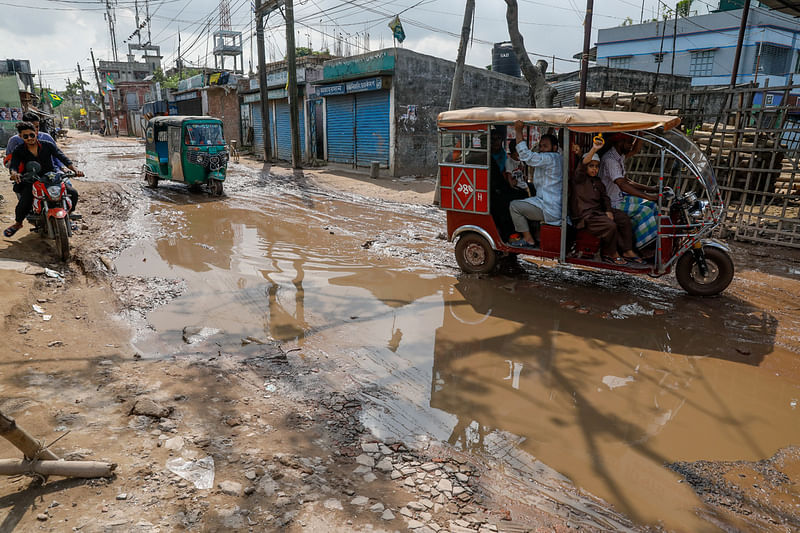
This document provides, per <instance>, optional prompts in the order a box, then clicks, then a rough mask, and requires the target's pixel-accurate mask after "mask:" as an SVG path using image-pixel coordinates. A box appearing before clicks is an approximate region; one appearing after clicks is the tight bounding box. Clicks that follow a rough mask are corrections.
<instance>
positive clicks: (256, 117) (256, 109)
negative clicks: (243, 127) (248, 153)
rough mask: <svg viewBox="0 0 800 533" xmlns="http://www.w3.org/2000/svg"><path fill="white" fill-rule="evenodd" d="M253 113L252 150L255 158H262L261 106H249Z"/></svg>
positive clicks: (262, 130) (262, 129)
mask: <svg viewBox="0 0 800 533" xmlns="http://www.w3.org/2000/svg"><path fill="white" fill-rule="evenodd" d="M250 108H251V111H252V112H253V149H254V150H255V153H256V157H258V158H259V159H261V158H262V157H264V128H263V121H262V120H261V104H258V105H252V106H250Z"/></svg>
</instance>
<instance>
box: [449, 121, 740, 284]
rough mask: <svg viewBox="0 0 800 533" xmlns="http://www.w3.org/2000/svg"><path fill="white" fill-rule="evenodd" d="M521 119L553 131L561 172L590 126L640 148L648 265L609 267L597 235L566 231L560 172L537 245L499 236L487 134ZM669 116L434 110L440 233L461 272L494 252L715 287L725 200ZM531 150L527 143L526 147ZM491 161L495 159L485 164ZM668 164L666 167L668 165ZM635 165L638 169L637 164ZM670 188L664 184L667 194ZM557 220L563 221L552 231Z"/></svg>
mask: <svg viewBox="0 0 800 533" xmlns="http://www.w3.org/2000/svg"><path fill="white" fill-rule="evenodd" d="M517 120H521V121H522V122H523V123H524V124H525V127H526V129H525V134H526V136H527V138H528V139H530V140H531V142H532V143H535V141H536V137H537V134H538V133H539V132H545V131H549V132H553V133H555V134H557V135H558V136H559V138H560V140H561V146H563V147H565V148H564V149H563V153H564V154H565V155H564V157H563V161H564V168H563V175H564V176H569V175H570V173H571V172H572V171H573V170H574V169H575V166H576V164H577V162H578V157H580V155H576V154H575V153H573V149H572V148H573V147H575V146H577V147H578V149H577V150H575V152H576V153H577V154H582V153H584V152H587V151H588V149H589V147H590V146H591V144H592V138H593V136H594V135H596V134H598V133H602V134H610V133H622V134H625V135H629V136H631V137H632V138H634V139H641V140H642V141H643V143H644V146H645V147H646V150H645V153H646V155H640V156H637V159H638V158H643V159H642V160H643V161H645V162H646V163H647V162H649V167H648V166H647V164H645V168H644V170H643V171H641V172H639V173H638V174H641V175H645V176H648V177H649V179H650V181H651V184H653V185H656V186H657V187H658V215H657V217H656V219H657V225H658V228H657V237H656V240H655V244H654V253H653V256H652V263H651V264H648V265H646V266H645V267H644V268H642V266H640V265H635V266H634V265H616V264H609V263H606V262H603V261H602V260H601V259H600V258H599V251H600V241H599V239H597V238H596V237H595V236H594V235H592V234H591V233H589V232H588V231H586V230H584V229H574V228H572V227H571V225H570V221H569V217H568V209H567V206H568V180H567V179H564V180H563V189H562V190H563V194H562V209H561V224H560V226H558V225H547V224H542V225H541V228H540V238H539V240H540V247H539V248H529V247H525V248H519V247H514V246H512V245H511V244H510V243H509V242H506V241H504V240H503V239H502V238H501V236H500V233H499V232H498V228H497V225H496V220H495V217H494V216H493V214H492V213H491V212H490V205H491V198H490V195H491V188H492V187H491V182H492V180H493V179H498V178H497V177H496V176H493V175H492V172H491V169H492V163H491V153H490V148H489V136H490V133H491V131H493V130H494V129H500V130H505V129H506V127H507V126H508V125H510V124H513V123H514V122H515V121H517ZM679 124H680V119H679V118H677V117H673V116H666V115H653V114H646V113H634V112H623V111H602V110H595V109H570V108H564V109H516V108H472V109H463V110H455V111H445V112H443V113H441V114H439V118H438V127H439V150H438V155H439V191H438V192H439V197H440V206H441V208H442V209H445V210H446V211H447V235H448V238H449V239H450V240H451V241H453V240H456V246H455V254H456V261H457V262H458V265H459V266H460V267H461V269H462V270H463V271H464V272H467V273H489V272H491V271H493V270H494V268H495V267H496V265H497V263H498V259H499V258H503V257H509V256H512V257H516V255H530V256H533V257H538V258H547V259H555V260H557V261H558V262H559V263H560V264H569V265H580V266H582V267H591V268H597V269H607V270H616V271H622V272H628V273H631V274H642V273H646V274H649V275H650V276H653V277H660V276H663V275H665V274H669V273H670V272H671V271H672V270H674V271H675V276H676V278H677V280H678V283H679V284H680V285H681V287H683V288H684V290H686V291H687V292H688V293H690V294H693V295H702V296H710V295H714V294H719V293H720V292H722V291H724V290H725V288H727V286H728V285H729V284H730V282H731V280H732V279H733V273H734V267H733V261H732V260H731V256H730V252H729V249H728V247H727V246H726V245H725V244H724V243H722V242H719V241H717V240H715V239H712V238H711V235H712V233H713V232H714V229H715V228H716V227H717V226H719V224H720V222H721V220H722V216H723V213H724V209H725V206H724V205H723V202H722V197H721V195H720V193H719V189H718V187H717V182H716V179H715V177H714V172H713V170H712V168H711V165H710V164H709V162H708V160H707V159H706V157H705V155H704V154H703V153H702V152H701V150H700V149H699V148H698V147H697V146H696V145H695V144H694V143H693V142H692V141H691V140H690V139H689V138H688V137H686V136H685V135H684V134H683V133H681V132H680V131H678V129H677V127H678V125H679ZM532 149H533V147H532ZM495 168H496V165H495ZM668 169H669V170H668ZM639 170H642V169H641V168H640V169H639ZM673 191H674V192H673ZM562 228H567V230H566V231H562Z"/></svg>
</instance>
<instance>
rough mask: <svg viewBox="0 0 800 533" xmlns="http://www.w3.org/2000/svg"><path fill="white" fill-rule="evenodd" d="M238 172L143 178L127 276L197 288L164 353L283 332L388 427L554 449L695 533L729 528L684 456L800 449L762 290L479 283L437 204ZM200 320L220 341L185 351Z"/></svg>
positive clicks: (123, 271)
mask: <svg viewBox="0 0 800 533" xmlns="http://www.w3.org/2000/svg"><path fill="white" fill-rule="evenodd" d="M233 168H234V170H235V171H234V172H232V173H231V178H230V179H229V182H228V184H227V187H228V189H227V190H228V194H227V196H226V197H224V198H221V199H214V198H211V197H208V196H206V195H201V194H190V193H188V192H187V191H186V190H185V189H184V188H182V187H181V186H179V185H174V184H167V185H164V186H162V187H161V188H159V189H158V190H157V191H155V192H151V191H147V190H145V189H142V195H143V197H144V198H148V199H149V204H148V205H147V207H144V208H143V209H142V211H141V214H140V216H139V217H138V220H136V221H135V224H136V225H137V227H138V228H139V234H140V235H141V236H142V238H141V239H140V240H138V241H136V242H134V243H133V244H132V246H131V247H129V248H127V249H126V250H125V251H124V252H123V253H122V254H121V255H120V257H118V258H117V259H116V265H117V268H118V271H119V274H120V275H129V276H146V277H153V276H154V277H160V278H168V279H170V278H181V279H183V280H185V282H186V290H185V292H184V293H183V294H182V295H181V296H180V297H178V298H176V299H174V300H173V301H171V302H170V303H168V304H167V305H164V306H162V307H159V308H157V309H155V310H154V311H152V312H150V313H149V314H148V315H147V317H146V321H147V327H145V328H142V329H141V330H140V331H139V333H138V334H137V338H136V339H135V344H136V346H137V347H138V349H139V350H140V351H141V352H142V353H143V354H146V356H150V357H163V356H167V355H172V354H175V353H186V352H192V353H196V352H208V353H209V354H212V353H213V354H214V355H216V353H217V351H221V352H224V353H234V352H237V351H240V350H245V349H247V347H244V346H242V342H241V339H242V338H244V337H247V336H251V337H254V338H262V339H264V338H267V337H272V338H274V339H276V340H279V341H282V342H284V343H286V344H287V346H288V347H289V348H298V349H300V350H299V351H300V353H301V354H305V355H312V354H313V355H317V356H320V357H323V358H325V357H327V358H330V359H332V360H335V362H336V365H337V366H338V367H339V368H341V369H342V370H344V373H345V374H346V375H347V376H348V379H350V380H353V381H356V382H358V383H359V384H361V385H363V386H364V387H366V388H367V390H368V392H367V394H368V396H369V400H370V405H371V407H370V408H368V409H366V410H365V412H364V419H363V422H364V424H365V425H366V426H367V427H369V428H370V429H372V431H373V432H375V433H376V435H378V436H379V437H390V436H392V437H399V438H403V439H405V440H407V441H414V440H424V439H436V440H440V441H446V442H449V443H451V444H452V445H453V446H456V447H457V448H460V449H465V450H470V451H474V452H476V453H480V454H486V455H488V456H490V457H494V458H496V459H497V460H499V461H500V462H501V463H502V464H503V465H505V467H506V468H508V469H509V471H510V472H511V471H513V472H515V473H516V474H517V475H523V476H524V475H525V474H526V473H530V474H533V472H532V471H531V470H530V468H531V467H530V465H531V464H536V463H534V462H533V461H534V460H535V461H539V462H540V463H543V464H544V465H547V467H550V468H552V469H554V470H555V471H557V472H559V473H561V474H562V475H564V476H566V478H568V479H569V480H571V481H572V482H573V483H575V484H576V485H577V486H578V487H580V488H582V489H584V490H586V491H587V492H590V493H591V494H594V495H596V496H598V497H600V498H603V499H604V500H606V501H608V502H610V503H611V504H613V505H614V506H615V507H616V508H617V509H618V510H620V511H622V512H624V513H626V514H627V515H629V516H630V517H631V518H632V519H634V520H635V521H637V522H639V523H642V524H654V525H662V526H664V527H665V528H667V529H669V530H676V531H716V530H719V529H718V527H722V528H725V526H724V519H722V518H720V517H716V518H715V517H714V516H713V515H714V512H713V510H711V509H710V508H707V507H706V506H705V505H704V504H703V502H702V500H701V499H700V498H699V497H698V496H697V495H696V494H695V493H694V491H693V490H692V488H691V487H690V486H689V485H688V484H686V483H683V482H682V478H681V477H680V476H679V475H677V474H676V473H674V472H672V471H671V470H669V469H668V468H666V466H665V465H666V464H667V463H673V462H678V461H685V462H694V461H699V460H708V461H740V460H745V461H758V460H761V459H766V458H768V457H770V456H772V455H773V454H774V453H775V452H776V451H777V450H778V449H780V448H782V447H786V446H788V445H791V444H797V443H798V442H800V372H798V364H797V361H796V354H794V353H792V352H790V351H788V350H786V349H784V348H781V347H779V346H776V343H775V338H776V331H777V330H778V323H777V320H776V319H775V318H774V317H773V316H772V315H770V314H769V313H768V312H766V311H764V310H762V309H759V308H756V307H754V306H753V305H751V304H749V303H748V302H746V301H743V300H740V299H738V298H736V297H734V296H731V295H727V296H722V297H720V298H715V299H707V300H702V299H694V298H690V297H688V296H685V295H684V294H683V293H682V292H680V291H679V290H676V289H675V288H673V287H672V286H670V285H668V284H664V283H656V282H652V281H650V280H646V279H637V278H631V277H626V276H621V275H614V274H607V273H595V272H585V271H578V270H555V269H552V268H547V267H537V266H533V265H525V266H524V268H523V269H521V271H520V272H517V273H515V274H513V275H510V276H497V277H488V278H476V277H469V276H461V275H459V274H457V271H456V270H455V269H454V268H453V267H454V260H453V259H452V245H450V244H448V243H446V242H444V241H441V240H438V239H437V238H436V235H437V233H438V232H440V231H442V230H443V217H442V216H441V214H439V213H438V212H436V211H433V210H430V209H427V208H420V207H414V206H398V205H393V204H385V203H381V202H377V201H372V200H366V199H364V198H360V197H351V198H349V197H341V196H340V197H337V196H335V195H333V194H330V193H323V192H321V191H314V190H313V189H304V188H302V187H297V186H295V185H293V184H291V183H290V182H287V181H286V180H284V181H281V180H280V179H273V180H264V179H263V178H259V177H257V176H255V175H253V174H247V172H246V171H245V169H244V167H240V166H234V167H233ZM237 170H238V174H239V177H237V172H236V171H237ZM237 180H238V181H237ZM790 282H793V283H796V281H792V280H790ZM185 326H199V327H206V328H210V329H209V330H207V331H208V332H210V333H212V334H211V335H210V336H209V338H208V339H207V340H206V341H204V342H201V343H199V344H186V343H185V342H184V341H183V340H182V338H181V336H182V333H181V332H182V330H183V328H184V327H185ZM795 494H797V492H796V491H795ZM795 504H800V500H798V501H796V502H795Z"/></svg>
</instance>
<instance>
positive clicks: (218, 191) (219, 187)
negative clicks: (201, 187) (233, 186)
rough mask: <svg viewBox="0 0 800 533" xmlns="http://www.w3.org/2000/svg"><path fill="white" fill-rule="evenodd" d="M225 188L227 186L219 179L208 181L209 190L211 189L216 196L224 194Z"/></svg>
mask: <svg viewBox="0 0 800 533" xmlns="http://www.w3.org/2000/svg"><path fill="white" fill-rule="evenodd" d="M224 188H225V186H224V185H223V184H222V182H221V181H219V180H211V181H209V182H208V190H209V191H211V194H213V195H214V196H222V191H223V190H224Z"/></svg>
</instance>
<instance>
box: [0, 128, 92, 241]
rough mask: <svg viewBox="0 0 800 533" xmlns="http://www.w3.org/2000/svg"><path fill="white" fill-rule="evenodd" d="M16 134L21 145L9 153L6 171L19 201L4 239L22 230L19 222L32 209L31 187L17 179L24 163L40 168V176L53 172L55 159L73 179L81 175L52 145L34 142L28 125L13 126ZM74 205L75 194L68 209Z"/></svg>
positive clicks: (35, 136)
mask: <svg viewBox="0 0 800 533" xmlns="http://www.w3.org/2000/svg"><path fill="white" fill-rule="evenodd" d="M17 132H19V136H20V138H21V139H22V140H23V141H24V144H22V145H20V146H18V147H17V148H16V149H14V151H13V152H12V153H11V162H10V164H9V168H10V169H11V180H12V181H13V182H14V192H15V193H18V194H19V201H18V202H17V207H16V209H15V212H14V213H15V223H14V224H13V225H11V226H9V227H8V228H6V229H5V231H3V235H4V236H6V237H11V236H12V235H14V234H15V233H16V232H17V231H19V230H20V228H22V223H23V222H24V221H25V217H26V216H28V213H29V212H30V210H31V207H32V206H33V184H31V183H26V182H24V181H22V177H21V173H22V172H24V171H25V165H26V163H29V162H31V161H36V162H38V163H39V165H41V167H42V170H41V174H46V173H48V172H53V171H55V168H54V166H53V158H56V159H58V160H59V161H60V162H61V163H63V164H64V166H66V167H67V168H68V169H70V170H71V171H73V172H74V173H75V175H76V176H83V175H84V174H83V172H81V171H80V170H78V169H76V168H75V166H74V165H73V164H72V161H70V159H69V158H68V157H67V156H66V155H64V152H62V151H61V150H60V149H59V148H58V147H57V146H56V145H55V144H54V143H51V142H49V141H42V140H40V139H38V138H37V131H36V127H35V126H34V125H33V124H31V123H30V122H19V123H17ZM73 190H74V189H73ZM70 196H72V195H70ZM76 202H77V191H76V192H75V196H74V197H73V202H72V210H74V209H75V203H76ZM72 210H71V211H72Z"/></svg>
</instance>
